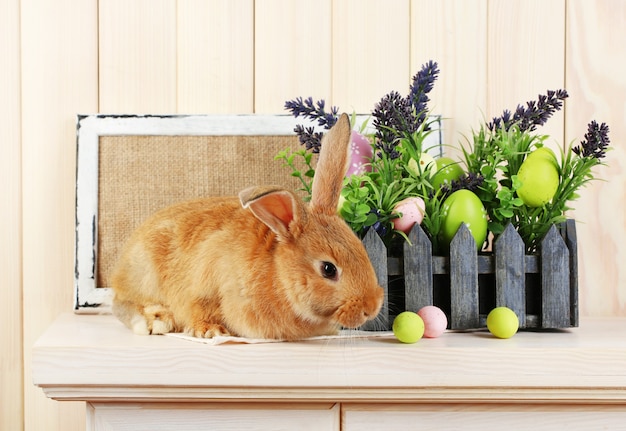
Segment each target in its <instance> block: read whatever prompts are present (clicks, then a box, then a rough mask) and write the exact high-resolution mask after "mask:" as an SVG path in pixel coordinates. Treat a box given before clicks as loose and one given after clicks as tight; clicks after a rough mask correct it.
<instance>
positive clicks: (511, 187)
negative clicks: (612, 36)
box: [276, 61, 609, 253]
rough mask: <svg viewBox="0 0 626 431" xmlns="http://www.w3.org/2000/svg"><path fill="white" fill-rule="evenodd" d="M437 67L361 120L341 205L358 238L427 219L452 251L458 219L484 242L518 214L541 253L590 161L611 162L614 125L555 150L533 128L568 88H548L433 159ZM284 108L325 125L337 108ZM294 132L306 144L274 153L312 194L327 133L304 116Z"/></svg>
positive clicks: (301, 104)
mask: <svg viewBox="0 0 626 431" xmlns="http://www.w3.org/2000/svg"><path fill="white" fill-rule="evenodd" d="M438 74H439V69H438V65H437V63H436V62H433V61H430V62H428V63H426V64H424V65H423V66H422V68H421V69H420V70H419V71H418V72H417V74H416V75H415V76H414V77H413V79H412V84H411V86H410V91H409V94H408V95H407V96H402V95H400V94H399V93H398V92H396V91H393V92H391V93H389V94H387V95H385V96H384V97H383V98H382V99H381V100H380V101H379V102H378V103H377V104H376V105H375V107H374V110H373V111H372V115H371V117H372V124H373V129H374V133H373V134H369V135H364V134H363V130H364V128H363V130H360V131H354V132H353V134H352V140H353V149H356V150H358V151H354V152H353V154H352V157H353V166H352V167H351V169H350V170H349V172H348V175H347V176H346V178H345V181H344V188H343V192H342V200H341V202H340V206H339V208H338V211H339V213H340V214H341V215H342V216H343V218H344V219H345V220H346V222H347V223H348V224H349V225H350V226H351V228H352V229H353V230H354V232H355V233H356V234H357V235H359V236H360V237H363V236H364V235H365V233H366V232H367V231H368V230H370V229H374V230H376V232H378V234H379V235H380V237H381V238H382V239H383V240H384V241H385V243H386V244H390V243H391V242H392V241H394V240H395V239H397V238H401V237H403V238H405V239H407V240H408V237H407V234H408V232H409V231H410V229H411V228H412V227H413V225H414V224H415V223H418V224H421V226H422V228H423V230H424V232H425V233H426V234H427V235H428V237H429V238H430V240H431V242H432V244H433V252H434V253H445V252H446V250H447V249H448V247H449V244H450V241H451V239H452V238H453V237H454V235H455V233H456V231H457V229H458V228H459V226H460V225H461V223H465V224H466V225H467V226H468V228H469V230H470V232H471V233H472V236H473V237H474V240H475V241H476V245H477V248H478V250H481V249H482V248H483V247H484V246H485V245H486V244H487V238H488V232H491V233H492V234H493V235H494V236H495V237H497V236H498V235H499V234H500V233H502V232H503V231H504V229H505V227H506V226H507V225H508V224H509V223H511V224H512V225H513V226H514V227H515V228H516V229H517V231H518V233H519V235H520V236H521V238H522V239H523V241H524V243H525V246H526V251H527V253H534V252H536V251H537V248H538V245H539V243H540V241H541V240H542V238H543V237H544V235H545V234H546V232H547V231H548V229H549V228H550V226H552V225H553V224H558V223H560V222H563V221H564V220H565V219H566V215H565V213H566V211H567V210H568V209H570V207H569V205H570V202H571V201H573V200H575V199H576V198H577V197H578V195H577V192H578V190H579V189H580V188H581V187H583V186H585V185H586V184H587V183H588V182H589V181H591V180H593V179H594V175H593V172H592V169H593V168H594V167H595V166H596V165H603V164H605V163H604V162H603V161H602V159H603V158H604V156H605V153H606V151H607V149H609V146H608V145H609V138H608V132H609V129H608V126H607V125H606V124H604V123H602V124H598V123H597V122H596V121H592V122H591V123H589V124H588V127H587V133H586V134H585V137H584V140H583V141H582V142H580V144H579V145H577V146H573V145H571V144H570V146H569V148H568V150H567V151H561V152H560V154H559V155H558V156H557V155H556V154H555V153H554V152H553V151H552V150H550V149H549V148H548V147H546V146H545V145H544V143H545V141H546V139H548V136H546V135H541V134H538V133H537V132H536V129H537V127H538V126H541V125H543V124H545V123H546V121H547V120H548V119H549V118H550V117H551V116H552V115H553V113H554V112H556V111H558V110H560V109H561V107H562V106H563V101H564V100H565V99H566V98H567V97H568V94H567V92H566V91H565V90H557V91H548V92H547V93H546V94H545V95H539V97H538V99H537V100H536V101H530V102H527V103H526V105H525V106H522V105H518V106H517V108H516V110H515V111H514V112H510V111H507V110H505V111H504V112H503V114H502V115H501V116H500V117H497V118H494V119H493V120H492V121H490V122H488V123H486V124H483V125H481V126H480V128H479V129H478V130H477V131H473V132H472V135H471V137H470V138H469V139H467V142H466V143H465V144H464V145H462V147H461V150H462V154H463V160H462V161H455V160H452V159H450V158H448V157H438V158H436V159H433V157H431V156H430V155H429V154H428V153H427V152H426V149H425V148H423V144H424V140H425V139H426V137H427V136H428V135H429V134H430V133H433V132H434V130H435V129H434V127H433V126H434V120H433V118H434V117H433V116H431V115H429V114H430V112H429V109H428V106H427V104H428V102H429V97H428V93H429V92H430V91H431V90H432V89H433V87H434V83H435V81H436V79H437V77H438ZM285 108H286V109H287V110H288V111H289V112H291V114H292V115H294V116H295V117H305V118H308V119H310V120H313V121H315V122H317V124H318V125H319V126H321V127H323V128H326V129H329V128H330V127H332V126H333V124H335V121H336V120H337V117H338V108H337V107H331V108H330V109H329V110H328V111H327V109H326V104H325V102H324V100H320V101H317V102H314V101H313V99H312V98H307V99H302V98H296V99H294V100H291V101H287V102H286V103H285ZM295 133H296V134H297V135H298V137H299V141H300V142H301V143H302V144H303V146H304V148H302V149H300V150H297V151H290V150H284V151H281V152H280V153H279V154H278V155H277V156H276V159H278V160H281V161H282V162H283V163H284V165H286V166H288V167H289V168H290V169H291V171H292V175H293V176H295V177H298V178H299V179H300V181H301V183H302V190H303V191H304V192H305V194H306V195H310V191H311V181H312V178H313V174H314V172H315V171H314V162H313V154H314V153H317V152H318V151H319V147H320V144H321V138H322V136H323V133H322V132H319V131H316V130H315V128H314V127H305V126H301V125H299V126H297V127H296V129H295ZM305 199H306V197H305Z"/></svg>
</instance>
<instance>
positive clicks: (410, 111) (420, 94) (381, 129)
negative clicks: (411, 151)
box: [372, 61, 439, 159]
mask: <svg viewBox="0 0 626 431" xmlns="http://www.w3.org/2000/svg"><path fill="white" fill-rule="evenodd" d="M438 73H439V69H438V68H437V63H436V62H433V61H429V62H428V63H426V64H424V65H422V68H421V69H420V71H419V72H417V74H416V75H415V76H414V77H413V83H412V84H411V87H410V92H409V95H408V96H407V97H402V96H401V95H400V93H398V92H397V91H392V92H391V93H389V94H387V95H385V96H384V97H383V98H382V99H381V100H380V102H378V103H377V104H376V106H375V107H374V111H373V112H372V116H373V117H374V121H373V124H374V128H375V129H376V147H377V148H378V149H380V150H381V151H382V152H383V153H385V154H387V155H388V156H389V157H390V158H391V159H395V158H398V157H399V156H400V154H399V152H398V151H397V150H396V148H395V147H396V145H397V140H398V138H401V137H403V136H406V135H412V134H413V133H415V132H416V131H417V130H419V128H420V126H421V124H422V123H423V122H424V120H425V119H426V111H427V106H426V104H427V103H428V102H429V100H430V99H429V98H428V96H427V94H428V93H429V92H430V91H431V90H432V89H433V87H434V84H435V80H436V79H437V75H438ZM379 155H380V154H379Z"/></svg>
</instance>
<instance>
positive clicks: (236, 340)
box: [165, 329, 393, 346]
mask: <svg viewBox="0 0 626 431" xmlns="http://www.w3.org/2000/svg"><path fill="white" fill-rule="evenodd" d="M165 335H166V336H168V337H174V338H179V339H181V340H187V341H192V342H194V343H202V344H208V345H210V346H217V345H220V344H261V343H283V342H285V341H283V340H274V339H266V338H246V337H235V336H231V335H219V336H216V337H213V338H198V337H192V336H190V335H187V334H183V333H168V334H165ZM391 337H393V332H391V331H376V332H374V331H358V330H354V329H351V330H345V331H340V332H339V334H337V335H321V336H318V337H311V338H304V339H302V340H298V341H317V340H340V339H351V338H391Z"/></svg>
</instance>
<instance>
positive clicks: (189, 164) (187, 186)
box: [96, 136, 300, 287]
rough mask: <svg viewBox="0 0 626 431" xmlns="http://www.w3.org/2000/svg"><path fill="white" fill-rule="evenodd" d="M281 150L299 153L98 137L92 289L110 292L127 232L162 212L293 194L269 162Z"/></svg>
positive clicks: (258, 139) (264, 141)
mask: <svg viewBox="0 0 626 431" xmlns="http://www.w3.org/2000/svg"><path fill="white" fill-rule="evenodd" d="M287 147H290V148H292V149H296V148H297V147H298V142H297V138H296V137H295V136H174V137H172V136H102V137H100V144H99V182H98V255H97V263H96V265H97V268H96V278H97V280H96V286H97V287H109V277H110V273H111V270H112V267H113V265H114V264H115V261H116V260H117V257H118V256H119V252H120V250H121V247H122V246H123V244H124V242H125V241H126V240H127V239H128V237H129V236H130V234H131V232H132V231H133V230H134V229H135V228H136V227H137V226H139V224H140V223H141V222H142V221H143V220H145V219H146V218H147V217H148V216H149V215H150V214H152V213H154V212H155V211H157V210H159V209H161V208H163V207H165V206H167V205H171V204H173V203H176V202H181V201H184V200H188V199H194V198H199V197H207V196H231V195H236V194H237V193H238V192H239V191H240V190H242V189H244V188H246V187H249V186H252V185H263V184H278V185H283V186H285V187H288V188H290V189H292V190H295V189H297V188H298V187H300V185H299V181H298V180H297V179H296V178H294V177H292V176H291V175H290V173H291V172H290V170H289V169H288V168H285V167H283V166H282V164H281V162H279V161H275V160H274V156H275V155H276V154H277V153H278V152H279V151H280V150H282V149H285V148H287Z"/></svg>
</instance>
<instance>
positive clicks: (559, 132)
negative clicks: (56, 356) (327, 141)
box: [0, 0, 626, 431]
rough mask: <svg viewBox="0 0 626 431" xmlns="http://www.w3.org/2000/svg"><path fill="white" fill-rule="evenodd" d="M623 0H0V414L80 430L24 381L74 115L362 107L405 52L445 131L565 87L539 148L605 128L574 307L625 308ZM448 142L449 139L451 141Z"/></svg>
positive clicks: (69, 197)
mask: <svg viewBox="0 0 626 431" xmlns="http://www.w3.org/2000/svg"><path fill="white" fill-rule="evenodd" d="M625 7H626V2H625V1H623V0H605V1H603V2H589V1H584V0H442V1H438V2H433V1H428V0H393V1H383V0H334V1H331V0H321V1H318V2H293V1H289V0H256V1H255V0H229V1H226V0H221V1H220V0H133V1H130V2H129V1H125V0H99V1H98V0H57V1H55V2H41V1H37V0H5V1H3V2H1V3H0V53H1V54H2V58H3V65H4V66H3V67H2V68H0V94H2V97H0V118H2V127H1V128H0V142H1V145H2V157H0V202H1V205H2V212H1V213H0V221H1V223H0V231H1V232H2V238H1V240H2V248H1V249H0V286H1V289H0V348H1V351H2V356H1V363H0V367H1V368H0V371H1V372H2V384H1V385H0V429H3V430H4V429H6V430H20V429H26V430H40V429H46V430H51V431H55V430H64V431H72V430H82V429H84V425H83V423H84V413H83V405H81V404H80V403H66V404H61V403H57V402H55V401H51V400H48V399H46V398H45V397H44V396H43V394H42V392H41V391H40V390H39V389H37V388H35V387H33V386H32V384H31V377H30V357H31V355H30V349H31V346H32V345H33V343H34V342H35V340H36V339H37V338H38V337H39V335H40V334H41V333H42V331H44V330H45V328H46V327H47V326H48V325H49V323H50V322H51V321H52V320H53V319H54V318H55V317H56V316H57V315H58V314H59V313H61V312H66V311H70V310H71V309H72V304H71V302H72V278H73V277H72V263H73V248H72V247H73V241H74V214H73V211H74V172H75V170H74V169H75V139H74V134H75V131H74V122H75V115H76V114H77V113H90V112H106V113H250V112H257V113H282V112H283V110H282V105H283V102H284V101H285V100H286V99H290V98H293V97H295V96H309V95H310V96H313V97H314V98H326V99H327V101H329V102H331V103H333V104H336V105H338V106H339V107H341V108H342V109H343V110H346V111H352V110H356V111H361V112H364V111H365V112H366V111H368V110H370V109H371V108H372V106H373V104H374V103H375V102H376V101H377V100H378V99H379V98H380V97H381V96H382V95H383V94H384V93H386V92H388V91H390V90H398V91H400V92H401V93H405V92H406V91H407V89H408V85H409V80H410V78H411V76H412V75H413V74H414V73H415V72H416V71H417V70H418V68H419V67H420V65H421V64H423V63H424V62H426V61H428V60H429V59H434V60H436V61H438V62H439V64H440V68H441V71H442V72H441V75H440V80H439V82H438V83H437V85H436V87H435V90H434V91H433V93H432V99H433V103H432V106H433V107H434V109H435V111H436V112H437V113H440V114H442V115H443V116H444V117H446V118H447V120H446V122H445V125H446V142H447V143H448V144H451V145H457V144H458V142H459V141H462V139H463V135H468V134H469V133H470V132H471V129H472V128H473V127H474V128H475V127H477V126H478V124H479V122H480V121H481V120H482V119H483V118H490V117H491V116H493V115H498V114H499V113H501V111H502V109H504V108H514V107H515V105H516V104H517V103H518V102H524V101H526V100H529V99H532V98H534V97H536V95H537V94H538V93H540V92H544V91H545V90H546V89H548V88H551V89H557V88H561V87H565V88H567V89H568V90H569V92H570V94H571V98H570V99H569V101H568V102H567V106H566V109H565V112H564V113H563V112H562V113H560V114H558V115H557V116H555V118H554V119H553V120H552V121H551V122H550V125H549V126H548V128H547V129H545V132H547V133H549V134H550V135H551V136H552V137H553V142H552V144H551V145H553V146H555V147H556V146H559V145H562V144H563V143H564V142H566V143H567V142H570V141H576V140H579V139H580V138H582V136H583V134H584V132H585V129H586V124H587V122H588V121H589V120H590V119H592V118H596V119H598V120H599V121H606V122H608V123H609V124H610V126H611V136H612V139H613V145H614V147H615V150H614V151H613V152H612V153H610V155H609V157H608V159H607V161H608V162H609V163H610V165H611V167H610V169H602V170H599V171H598V174H600V175H601V176H602V177H603V178H605V179H606V180H607V181H606V182H602V183H595V184H593V186H592V187H589V188H588V189H586V190H585V191H584V193H582V196H581V198H580V200H579V201H578V202H577V204H576V206H577V210H576V211H575V213H574V215H575V216H576V218H578V219H579V220H580V222H581V223H580V224H579V227H578V235H579V244H580V246H579V247H580V254H579V255H580V259H581V262H580V278H581V299H580V301H581V314H582V315H583V316H590V315H594V316H595V315H613V316H614V315H626V269H625V268H624V262H625V261H626V220H625V216H624V213H625V208H624V203H623V202H624V198H625V197H626V196H625V195H624V189H625V187H624V186H625V185H626V174H625V172H626V165H625V162H624V160H625V157H624V156H625V154H624V153H625V152H626V144H625V142H626V125H625V122H624V118H626V112H625V109H626V108H625V106H624V99H625V98H626V60H625V58H624V56H623V52H622V50H623V47H624V46H626V26H625V25H624V23H625V22H626V11H625ZM451 152H454V151H452V150H451ZM68 361H71V358H68Z"/></svg>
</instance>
